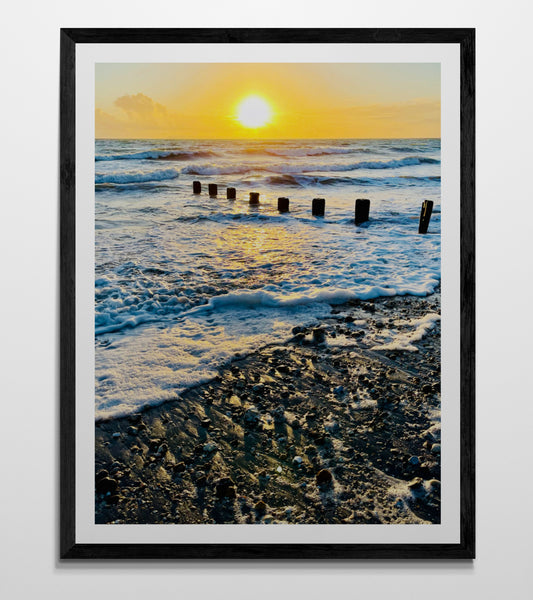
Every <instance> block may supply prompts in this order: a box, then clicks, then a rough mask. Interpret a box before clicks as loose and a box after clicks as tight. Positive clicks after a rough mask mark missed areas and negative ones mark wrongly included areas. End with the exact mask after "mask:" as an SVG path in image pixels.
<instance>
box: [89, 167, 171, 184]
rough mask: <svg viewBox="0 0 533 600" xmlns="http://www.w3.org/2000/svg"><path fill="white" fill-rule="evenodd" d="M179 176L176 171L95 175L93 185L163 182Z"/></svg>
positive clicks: (161, 170) (160, 170) (164, 170)
mask: <svg viewBox="0 0 533 600" xmlns="http://www.w3.org/2000/svg"><path fill="white" fill-rule="evenodd" d="M179 176H180V172H179V170H177V169H159V170H158V171H150V172H146V171H125V172H123V173H119V172H116V173H97V174H96V176H95V183H97V184H99V183H100V184H102V183H147V182H149V181H165V180H169V179H176V178H177V177H179Z"/></svg>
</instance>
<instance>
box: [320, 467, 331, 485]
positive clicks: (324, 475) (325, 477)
mask: <svg viewBox="0 0 533 600" xmlns="http://www.w3.org/2000/svg"><path fill="white" fill-rule="evenodd" d="M332 480H333V476H332V475H331V473H330V472H329V471H328V470H327V469H321V470H320V471H319V472H318V473H317V474H316V482H317V484H318V485H328V484H329V483H331V481H332Z"/></svg>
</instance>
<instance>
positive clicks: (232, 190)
mask: <svg viewBox="0 0 533 600" xmlns="http://www.w3.org/2000/svg"><path fill="white" fill-rule="evenodd" d="M226 197H227V198H228V200H235V198H236V197H237V191H236V190H235V188H228V189H227V190H226Z"/></svg>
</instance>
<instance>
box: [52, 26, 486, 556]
mask: <svg viewBox="0 0 533 600" xmlns="http://www.w3.org/2000/svg"><path fill="white" fill-rule="evenodd" d="M177 42H179V43H181V44H184V43H187V44H200V43H231V44H242V43H251V44H254V43H262V44H264V43H267V44H268V43H290V44H303V43H306V44H313V43H321V44H328V43H337V44H338V43H346V44H363V43H364V44H387V43H408V44H429V43H431V44H435V43H438V44H459V46H460V113H461V114H460V121H461V124H460V127H461V131H460V147H461V156H460V169H461V172H460V190H461V198H460V232H461V239H460V256H461V267H460V301H461V317H460V331H461V340H460V348H461V356H460V365H461V368H460V371H461V373H460V378H461V380H460V390H461V397H460V455H461V461H460V542H459V543H445V544H443V543H437V544H434V543H429V544H420V543H414V544H411V543H402V544H389V543H387V544H377V543H376V544H344V543H342V544H338V543H333V544H330V543H325V544H314V543H313V544H301V543H299V544H292V543H289V544H278V543H276V544H257V543H249V544H248V543H246V544H234V543H231V541H228V543H224V544H190V543H189V544H168V543H161V544H152V543H149V544H146V543H119V544H107V543H106V544H89V543H78V542H77V541H76V530H75V515H76V494H75V482H76V468H75V464H76V434H75V391H76V369H75V358H76V353H75V342H76V339H75V317H76V313H75V281H76V268H75V264H76V256H75V219H76V214H75V194H76V189H75V185H76V180H75V167H76V152H75V141H76V140H75V118H76V115H75V101H76V81H75V73H76V46H77V45H78V44H100V43H106V44H122V43H128V44H143V43H158V44H165V43H169V44H170V43H177ZM474 48H475V30H474V29H211V30H205V29H62V30H61V56H60V60H61V82H60V86H61V90H60V92H61V98H60V111H61V114H60V144H61V148H60V218H61V224H60V281H61V290H60V310H61V321H60V341H61V350H60V432H61V436H60V524H59V525H60V558H61V559H203V558H209V559H230V558H233V559H452V558H455V559H472V558H474V555H475V543H474V542H475V538H474V531H475V506H474V500H475V463H474V458H475V447H474V416H475V413H474V392H475V390H474V385H475V377H474V368H475V329H474V328H475V289H474V284H475V266H474V253H475V226H474V215H475V210H474V209H475V207H474V192H475V121H474V117H475V114H474V113H475V96H474V90H475V64H474V51H475V50H474Z"/></svg>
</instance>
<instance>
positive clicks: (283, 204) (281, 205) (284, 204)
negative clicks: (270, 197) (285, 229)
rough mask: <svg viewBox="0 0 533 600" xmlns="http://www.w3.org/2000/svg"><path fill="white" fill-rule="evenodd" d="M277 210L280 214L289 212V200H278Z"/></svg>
mask: <svg viewBox="0 0 533 600" xmlns="http://www.w3.org/2000/svg"><path fill="white" fill-rule="evenodd" d="M278 210H279V212H281V213H284V212H289V199H288V198H278Z"/></svg>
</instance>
